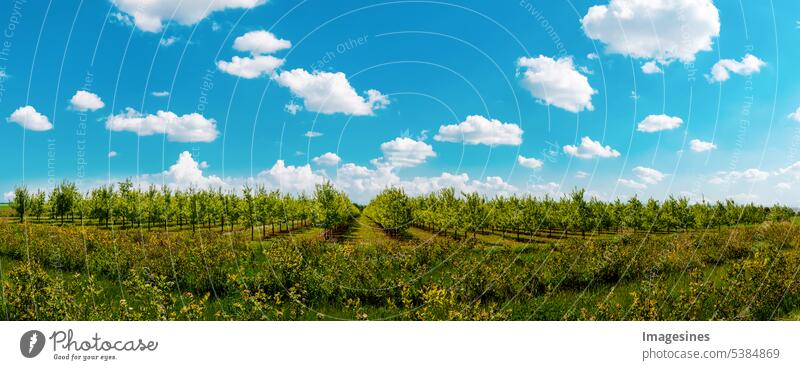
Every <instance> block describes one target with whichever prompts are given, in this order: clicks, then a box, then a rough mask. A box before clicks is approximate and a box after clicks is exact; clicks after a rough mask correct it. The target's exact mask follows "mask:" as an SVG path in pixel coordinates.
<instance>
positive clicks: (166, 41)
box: [158, 36, 178, 48]
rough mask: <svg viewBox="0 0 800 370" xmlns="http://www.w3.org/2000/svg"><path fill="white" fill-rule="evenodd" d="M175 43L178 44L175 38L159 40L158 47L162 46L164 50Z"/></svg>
mask: <svg viewBox="0 0 800 370" xmlns="http://www.w3.org/2000/svg"><path fill="white" fill-rule="evenodd" d="M176 42H178V38H177V37H175V36H170V37H166V38H161V40H158V43H159V45H161V46H163V47H165V48H167V47H170V46H172V45H174V44H175V43H176Z"/></svg>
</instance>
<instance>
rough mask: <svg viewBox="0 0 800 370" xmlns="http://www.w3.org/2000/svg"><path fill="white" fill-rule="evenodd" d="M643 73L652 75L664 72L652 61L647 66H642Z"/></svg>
mask: <svg viewBox="0 0 800 370" xmlns="http://www.w3.org/2000/svg"><path fill="white" fill-rule="evenodd" d="M642 72H644V73H645V74H648V75H650V74H654V73H661V72H664V71H662V70H661V67H659V66H658V64H657V63H656V62H655V61H653V60H651V61H649V62H647V63H645V64H642Z"/></svg>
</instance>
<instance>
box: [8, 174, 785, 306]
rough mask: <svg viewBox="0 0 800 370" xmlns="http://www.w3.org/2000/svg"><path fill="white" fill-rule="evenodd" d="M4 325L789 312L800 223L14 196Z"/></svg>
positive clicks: (73, 192) (603, 212)
mask: <svg viewBox="0 0 800 370" xmlns="http://www.w3.org/2000/svg"><path fill="white" fill-rule="evenodd" d="M0 212H3V213H2V218H0V277H1V279H2V301H0V317H1V318H3V319H6V320H780V319H794V318H796V317H798V315H800V284H798V282H797V273H798V271H800V254H799V253H798V252H799V251H800V224H798V223H796V222H795V221H794V220H795V214H794V211H793V210H791V209H789V208H785V207H780V206H774V207H762V206H756V205H752V204H736V203H733V202H725V203H714V204H707V203H697V204H690V203H689V202H688V201H687V200H686V199H676V198H668V199H666V200H664V201H662V202H659V201H656V200H652V199H649V200H645V201H639V200H638V199H637V198H635V197H634V198H632V199H630V200H627V201H616V202H610V203H608V202H601V201H599V200H597V199H587V196H586V194H584V192H583V191H581V190H576V191H574V192H573V193H571V194H569V195H568V196H564V197H562V198H559V199H552V198H548V197H545V198H543V199H537V198H534V197H528V196H512V197H495V198H491V199H489V198H486V197H484V196H481V195H479V194H477V193H465V194H459V193H456V192H455V191H453V190H452V189H445V190H442V191H439V192H436V193H432V194H428V195H423V196H417V197H410V196H407V195H406V194H405V193H404V192H403V191H402V190H400V189H395V188H389V189H386V190H384V191H383V192H382V193H381V194H380V195H378V196H377V197H376V198H374V200H373V201H372V202H370V203H369V204H368V205H365V206H360V205H356V204H353V203H352V202H351V201H350V200H349V199H348V198H347V196H345V195H344V193H342V192H339V191H337V190H336V189H335V188H334V187H333V186H331V185H319V186H317V189H316V191H315V192H314V194H309V195H308V196H303V195H301V196H292V195H287V194H281V193H279V192H276V191H267V190H265V189H264V188H244V189H243V191H242V192H241V193H226V192H222V191H208V190H192V189H190V190H187V191H173V190H171V189H168V188H161V189H157V188H155V187H150V188H149V189H138V188H137V187H135V186H133V184H132V183H130V182H129V181H125V182H122V183H119V184H117V185H115V186H108V187H105V188H98V189H95V190H92V191H91V192H89V193H85V194H84V193H81V192H79V191H78V190H77V188H76V187H75V185H73V184H70V183H68V182H64V183H62V184H60V185H59V186H57V187H56V188H55V189H53V190H52V191H51V192H50V193H49V194H45V193H43V192H36V193H29V192H28V191H27V190H26V189H25V188H19V189H17V190H16V192H15V197H14V201H13V202H12V203H11V204H9V205H7V206H4V207H2V208H0Z"/></svg>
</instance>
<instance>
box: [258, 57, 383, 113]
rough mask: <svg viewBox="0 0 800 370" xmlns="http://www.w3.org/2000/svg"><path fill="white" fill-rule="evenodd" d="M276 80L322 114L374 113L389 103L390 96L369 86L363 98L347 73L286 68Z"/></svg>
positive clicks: (311, 108)
mask: <svg viewBox="0 0 800 370" xmlns="http://www.w3.org/2000/svg"><path fill="white" fill-rule="evenodd" d="M274 78H275V81H277V82H278V84H280V85H281V86H284V87H287V88H289V90H291V92H292V94H294V95H295V96H297V97H299V98H301V99H303V104H304V105H305V108H306V109H308V110H309V111H312V112H317V113H322V114H335V113H343V114H347V115H352V116H371V115H373V114H374V111H375V110H378V109H383V108H385V107H386V106H388V105H389V98H387V97H386V96H384V95H383V94H381V93H380V91H377V90H368V91H367V97H366V98H364V97H362V96H360V95H358V93H357V92H356V90H355V89H353V87H352V86H351V85H350V82H349V81H348V80H347V76H346V75H345V74H344V73H341V72H336V73H331V72H319V71H314V72H313V73H308V72H307V71H306V70H304V69H302V68H298V69H293V70H291V71H283V72H281V73H280V74H279V75H277V76H275V77H274Z"/></svg>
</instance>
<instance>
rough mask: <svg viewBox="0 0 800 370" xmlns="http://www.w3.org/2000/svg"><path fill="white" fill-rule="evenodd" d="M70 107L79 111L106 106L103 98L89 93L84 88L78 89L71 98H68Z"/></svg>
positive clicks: (94, 109)
mask: <svg viewBox="0 0 800 370" xmlns="http://www.w3.org/2000/svg"><path fill="white" fill-rule="evenodd" d="M69 102H70V108H72V109H74V110H76V111H79V112H86V111H92V112H94V111H96V110H98V109H101V108H103V107H105V106H106V104H105V103H103V100H102V99H100V97H99V96H97V94H93V93H90V92H88V91H84V90H78V91H77V92H76V93H75V95H73V96H72V99H70V100H69Z"/></svg>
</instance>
